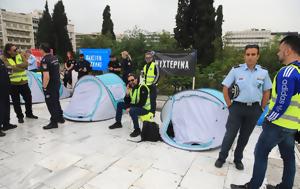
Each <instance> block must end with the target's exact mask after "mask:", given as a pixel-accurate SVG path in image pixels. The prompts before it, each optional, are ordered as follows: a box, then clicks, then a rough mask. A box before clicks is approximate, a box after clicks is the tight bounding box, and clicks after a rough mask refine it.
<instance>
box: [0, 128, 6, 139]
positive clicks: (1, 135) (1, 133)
mask: <svg viewBox="0 0 300 189" xmlns="http://www.w3.org/2000/svg"><path fill="white" fill-rule="evenodd" d="M5 135H6V134H5V133H3V132H2V131H1V129H0V137H4V136H5Z"/></svg>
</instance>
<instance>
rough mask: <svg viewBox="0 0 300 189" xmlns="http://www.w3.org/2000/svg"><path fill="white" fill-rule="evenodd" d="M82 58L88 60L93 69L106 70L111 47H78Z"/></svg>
mask: <svg viewBox="0 0 300 189" xmlns="http://www.w3.org/2000/svg"><path fill="white" fill-rule="evenodd" d="M79 53H80V54H84V59H86V60H87V61H89V62H90V63H91V65H92V69H93V70H103V71H105V70H107V69H108V62H109V55H110V54H111V49H79Z"/></svg>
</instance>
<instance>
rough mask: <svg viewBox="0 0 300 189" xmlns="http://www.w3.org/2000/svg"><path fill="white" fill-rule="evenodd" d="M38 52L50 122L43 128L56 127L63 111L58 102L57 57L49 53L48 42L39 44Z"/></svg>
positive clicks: (61, 121) (58, 75)
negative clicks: (40, 57)
mask: <svg viewBox="0 0 300 189" xmlns="http://www.w3.org/2000/svg"><path fill="white" fill-rule="evenodd" d="M40 52H41V54H42V56H43V58H42V60H41V70H42V81H43V90H44V95H45V101H46V105H47V108H48V110H49V112H50V115H51V118H50V123H49V124H48V125H46V126H44V127H43V129H53V128H58V125H57V123H64V122H65V120H64V118H63V111H62V109H61V106H60V102H59V88H60V85H61V83H60V74H59V73H60V72H59V62H58V59H57V58H56V57H55V56H53V55H52V54H50V48H49V45H48V44H41V46H40Z"/></svg>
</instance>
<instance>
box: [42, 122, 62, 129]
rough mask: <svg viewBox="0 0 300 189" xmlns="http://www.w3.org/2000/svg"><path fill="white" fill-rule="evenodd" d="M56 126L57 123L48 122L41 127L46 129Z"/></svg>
mask: <svg viewBox="0 0 300 189" xmlns="http://www.w3.org/2000/svg"><path fill="white" fill-rule="evenodd" d="M56 128H58V125H57V123H54V122H50V123H49V124H48V125H46V126H44V127H43V129H45V130H47V129H56Z"/></svg>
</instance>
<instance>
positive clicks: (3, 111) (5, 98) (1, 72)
mask: <svg viewBox="0 0 300 189" xmlns="http://www.w3.org/2000/svg"><path fill="white" fill-rule="evenodd" d="M9 73H11V70H9V69H7V68H6V67H5V64H4V62H3V61H2V59H0V89H1V92H0V137H3V136H5V133H3V132H2V131H6V130H9V129H14V128H16V127H17V126H16V125H13V124H10V123H9V120H10V104H9V85H10V82H9V76H8V74H9Z"/></svg>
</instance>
